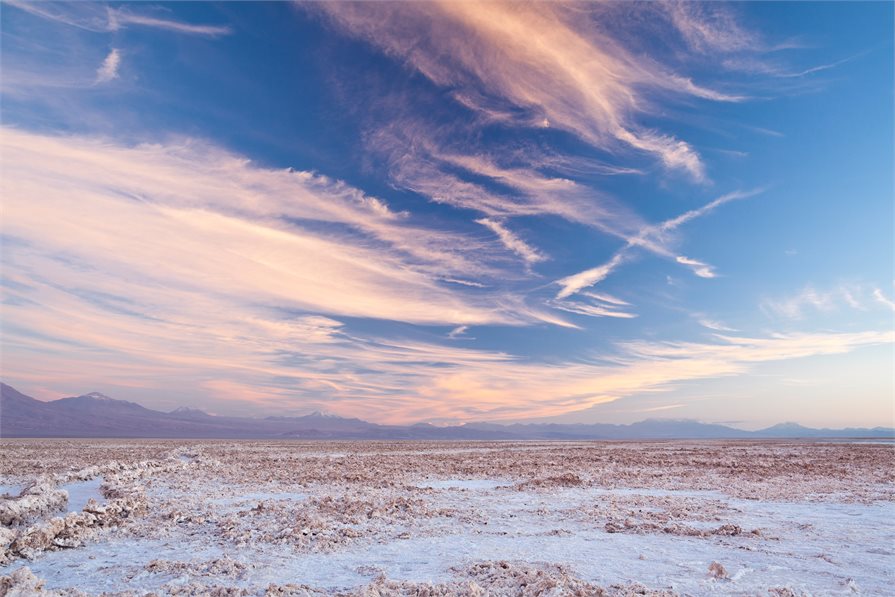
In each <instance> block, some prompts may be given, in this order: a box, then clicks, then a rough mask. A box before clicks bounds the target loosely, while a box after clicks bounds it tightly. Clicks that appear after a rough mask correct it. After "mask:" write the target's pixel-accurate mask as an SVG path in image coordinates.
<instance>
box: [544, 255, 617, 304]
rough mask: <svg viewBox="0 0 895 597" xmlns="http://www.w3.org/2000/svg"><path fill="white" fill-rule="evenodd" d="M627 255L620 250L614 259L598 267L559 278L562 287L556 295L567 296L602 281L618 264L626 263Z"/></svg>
mask: <svg viewBox="0 0 895 597" xmlns="http://www.w3.org/2000/svg"><path fill="white" fill-rule="evenodd" d="M625 255H626V254H625V253H623V252H618V253H616V254H615V255H613V256H612V259H610V260H609V261H607V262H606V263H604V264H603V265H598V266H597V267H592V268H590V269H588V270H584V271H583V272H579V273H577V274H573V275H571V276H567V277H565V278H562V279H561V280H557V281H556V283H557V284H559V285H560V286H561V287H562V289H561V290H560V291H559V293H558V294H557V295H556V298H558V299H563V298H567V297H569V296H572V295H573V294H575V293H576V292H578V291H580V290H582V289H584V288H588V287H590V286H593V285H594V284H597V283H598V282H602V281H603V280H605V279H606V278H607V277H608V276H609V274H611V273H612V272H613V271H615V269H616V268H617V267H618V266H620V265H621V264H622V263H624V261H625V259H626V257H625Z"/></svg>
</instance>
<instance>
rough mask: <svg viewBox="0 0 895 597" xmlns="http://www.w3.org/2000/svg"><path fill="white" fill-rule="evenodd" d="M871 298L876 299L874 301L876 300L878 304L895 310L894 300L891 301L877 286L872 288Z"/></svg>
mask: <svg viewBox="0 0 895 597" xmlns="http://www.w3.org/2000/svg"><path fill="white" fill-rule="evenodd" d="M873 298H874V299H876V301H877V302H878V303H880V304H882V305H885V306H887V307H888V308H890V309H892V310H893V311H895V301H892V299H890V298H889V297H887V296H886V295H884V294H883V291H882V290H880V289H879V288H874V289H873Z"/></svg>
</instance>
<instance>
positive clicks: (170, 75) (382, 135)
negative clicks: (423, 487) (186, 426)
mask: <svg viewBox="0 0 895 597" xmlns="http://www.w3.org/2000/svg"><path fill="white" fill-rule="evenodd" d="M892 11H893V7H892V5H891V3H847V4H846V3H748V4H721V3H710V4H705V5H702V4H697V3H683V4H676V3H644V4H632V3H617V4H611V3H610V4H605V5H597V4H561V3H544V4H530V5H512V4H504V3H500V2H491V3H467V2H463V3H456V2H453V3H452V2H445V3H441V2H427V3H421V4H400V5H397V4H388V3H360V4H350V3H311V4H296V3H286V2H278V3H232V2H228V3H220V4H217V3H211V2H207V3H188V2H186V3H171V4H165V3H158V4H155V3H124V4H98V3H97V4H94V3H63V4H54V3H35V4H28V3H23V2H19V1H14V2H4V3H3V4H2V16H3V18H2V34H3V35H2V70H3V76H2V81H0V91H2V102H3V103H2V125H3V128H2V139H3V148H2V157H3V182H2V184H3V196H4V213H3V223H2V234H3V271H2V277H3V291H4V302H3V311H2V316H3V330H2V331H3V363H2V375H3V378H4V380H5V381H6V382H7V383H11V384H12V385H15V386H16V387H18V388H19V389H20V390H22V391H25V392H26V393H30V394H32V395H35V396H36V397H39V398H42V399H51V398H56V397H59V396H63V395H71V394H78V393H83V392H87V391H90V390H99V391H102V392H104V393H106V394H109V395H112V396H115V397H119V398H125V399H130V400H136V401H139V402H141V403H143V404H145V405H147V406H150V407H154V408H160V409H171V408H175V407H177V406H180V405H190V406H194V407H198V408H204V409H206V410H208V411H209V412H215V413H220V414H243V415H245V414H249V415H259V416H260V415H269V414H301V413H305V412H309V411H312V410H325V411H329V412H334V413H338V414H343V415H350V416H359V417H362V418H366V419H368V420H374V421H383V422H386V421H388V422H414V421H420V420H426V421H433V422H436V423H439V422H440V423H448V422H462V421H469V420H493V421H516V420H556V421H564V422H571V421H575V422H598V421H607V422H631V421H636V420H640V419H643V418H647V417H654V416H662V417H676V418H678V417H679V418H695V419H701V420H707V421H723V422H729V423H734V424H737V425H741V426H744V427H758V426H762V425H766V424H771V423H776V422H779V421H783V420H795V421H799V422H802V423H804V424H809V425H815V426H836V427H841V426H849V425H892V424H893V418H895V416H893V402H892V397H893V389H895V388H893V369H892V365H893V348H892V341H893V335H895V334H893V312H895V303H893V301H895V285H893V277H895V275H893V246H892V239H893V200H892V199H893V197H892V192H893V174H892V164H893V157H895V156H893V126H895V123H893V111H892V105H893V97H892V93H893V80H892V79H893V74H892V73H893V58H892V57H893V47H892V38H893V31H892V23H893V14H892Z"/></svg>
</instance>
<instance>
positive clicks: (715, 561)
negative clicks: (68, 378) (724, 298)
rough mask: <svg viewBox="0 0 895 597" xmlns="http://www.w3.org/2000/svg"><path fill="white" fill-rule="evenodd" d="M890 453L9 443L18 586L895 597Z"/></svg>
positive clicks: (6, 562) (894, 488)
mask: <svg viewBox="0 0 895 597" xmlns="http://www.w3.org/2000/svg"><path fill="white" fill-rule="evenodd" d="M893 456H895V451H893V445H892V444H891V443H872V442H869V443H824V442H770V441H768V442H747V441H742V442H733V441H728V442H680V441H677V442H654V443H647V442H636V443H635V442H580V443H569V442H565V443H552V442H524V443H505V442H462V443H459V442H444V443H437V442H394V443H387V442H298V441H233V442H230V441H202V442H184V441H139V440H134V441H129V440H109V441H103V440H4V441H3V443H2V455H0V484H3V485H4V487H3V488H2V489H3V491H6V492H7V494H8V495H7V497H2V498H0V524H2V526H0V595H121V596H124V595H149V594H152V595H220V596H230V595H277V596H280V595H282V596H287V595H358V596H386V595H416V596H421V597H422V596H433V597H434V596H441V595H470V596H472V595H525V596H529V595H530V596H535V595H678V594H681V595H703V594H712V595H715V594H719V595H775V596H787V595H853V594H866V595H885V594H893V593H892V591H893V589H892V587H895V526H893V522H892V521H893V520H895V458H893ZM91 480H93V481H91ZM3 491H0V493H3ZM91 492H92V493H91ZM88 497H90V498H92V499H91V500H87V498H88ZM81 501H84V502H85V503H83V504H82V503H80V502H81ZM76 502H77V503H76Z"/></svg>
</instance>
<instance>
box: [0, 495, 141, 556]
mask: <svg viewBox="0 0 895 597" xmlns="http://www.w3.org/2000/svg"><path fill="white" fill-rule="evenodd" d="M145 512H146V501H145V500H144V499H141V498H137V497H126V498H121V499H117V500H113V501H111V502H109V503H108V504H104V505H100V504H97V503H96V501H95V500H90V501H89V502H88V503H87V507H85V508H84V510H83V511H82V512H71V513H69V514H67V515H66V516H64V517H58V516H57V517H54V518H51V519H50V520H48V521H46V522H42V523H38V524H36V525H33V526H30V527H28V528H27V529H25V530H23V531H21V532H20V533H18V535H17V536H16V538H15V539H14V540H13V541H12V542H10V544H9V545H8V546H7V547H6V549H5V550H4V551H5V553H4V554H3V557H5V558H7V559H11V557H24V558H28V559H33V558H35V557H36V556H37V555H38V554H40V553H42V552H44V551H47V550H52V549H59V548H68V547H79V546H81V545H83V544H84V542H85V541H86V540H88V539H89V538H90V537H91V536H92V535H93V534H94V533H95V532H96V530H97V529H100V528H104V527H112V526H118V525H119V524H121V522H122V521H123V520H125V519H127V518H130V517H133V516H137V515H140V514H143V513H145Z"/></svg>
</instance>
